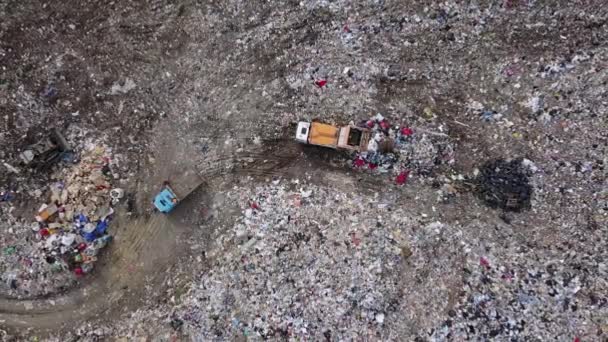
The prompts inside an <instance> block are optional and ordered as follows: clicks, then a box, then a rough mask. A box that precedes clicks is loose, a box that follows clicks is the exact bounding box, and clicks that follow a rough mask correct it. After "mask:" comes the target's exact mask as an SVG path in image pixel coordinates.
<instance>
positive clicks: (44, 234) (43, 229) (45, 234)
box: [40, 228, 51, 238]
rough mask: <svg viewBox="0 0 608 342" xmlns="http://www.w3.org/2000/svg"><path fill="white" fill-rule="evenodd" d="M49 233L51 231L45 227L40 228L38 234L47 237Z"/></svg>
mask: <svg viewBox="0 0 608 342" xmlns="http://www.w3.org/2000/svg"><path fill="white" fill-rule="evenodd" d="M49 235H51V233H50V232H49V230H48V229H46V228H42V229H40V236H42V237H43V238H45V237H47V236H49Z"/></svg>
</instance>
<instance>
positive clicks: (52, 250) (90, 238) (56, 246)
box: [33, 147, 114, 275]
mask: <svg viewBox="0 0 608 342" xmlns="http://www.w3.org/2000/svg"><path fill="white" fill-rule="evenodd" d="M109 164H110V159H109V157H108V156H107V155H106V150H105V149H104V148H102V147H95V148H94V149H92V150H91V151H89V153H87V154H86V155H85V156H83V158H82V161H81V162H80V164H79V165H77V166H76V167H75V168H74V169H71V170H68V172H67V174H66V175H65V178H64V179H65V180H64V181H59V182H56V183H54V184H52V185H51V187H50V188H51V189H50V190H51V197H50V201H49V203H45V204H43V205H42V206H41V207H40V210H39V211H38V215H37V216H36V221H37V226H36V225H35V226H33V228H34V229H36V230H37V235H38V237H39V238H40V239H41V240H42V241H44V249H45V250H46V253H47V256H48V257H51V258H53V259H56V260H61V261H60V262H62V263H63V266H64V268H67V269H69V270H71V271H73V272H74V273H75V274H77V275H82V274H85V273H88V272H90V271H91V270H92V269H93V265H94V263H95V261H97V254H98V252H99V250H101V249H102V248H104V247H105V246H106V245H107V244H108V242H110V241H111V240H112V237H111V236H110V235H109V234H108V232H107V230H108V226H109V223H110V221H111V219H112V215H113V214H114V210H113V208H112V198H111V196H110V191H111V185H110V182H109V178H110V176H111V171H110V165H109Z"/></svg>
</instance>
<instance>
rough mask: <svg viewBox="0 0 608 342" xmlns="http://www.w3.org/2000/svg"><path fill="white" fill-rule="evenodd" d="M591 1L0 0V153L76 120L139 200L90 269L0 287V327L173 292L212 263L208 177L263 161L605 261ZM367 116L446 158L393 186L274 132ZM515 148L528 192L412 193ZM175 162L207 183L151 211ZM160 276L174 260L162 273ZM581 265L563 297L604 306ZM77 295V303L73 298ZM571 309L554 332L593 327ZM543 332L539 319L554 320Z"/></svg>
mask: <svg viewBox="0 0 608 342" xmlns="http://www.w3.org/2000/svg"><path fill="white" fill-rule="evenodd" d="M604 7H605V6H603V2H602V1H571V2H567V3H566V2H563V1H532V0H530V1H523V0H521V1H518V0H514V1H502V0H501V1H476V2H471V1H468V2H428V1H398V0H393V1H391V0H385V1H362V2H348V1H341V0H339V1H314V0H305V1H283V2H269V1H240V0H229V1H149V2H133V1H117V2H109V3H108V2H101V1H64V2H61V3H41V2H22V1H10V0H0V18H1V20H0V145H1V146H2V149H1V150H0V159H1V160H0V162H2V163H8V164H10V165H15V166H17V165H18V157H17V155H18V153H19V151H20V150H22V149H23V148H24V147H25V146H27V144H29V143H32V142H34V141H36V140H38V139H39V138H40V137H42V136H43V135H44V134H45V133H46V132H47V130H48V128H49V127H59V128H62V129H68V128H69V127H74V126H76V127H79V128H80V129H82V130H83V131H84V132H86V133H85V134H84V135H85V136H86V137H93V138H95V137H99V139H102V137H103V139H105V141H106V142H109V143H110V144H111V147H112V148H113V149H114V150H115V152H116V153H120V154H123V155H125V156H126V159H127V160H128V161H129V162H128V164H127V165H126V166H125V169H124V172H123V174H128V175H132V176H131V177H128V183H127V184H125V188H126V189H127V190H128V191H129V192H130V193H132V194H134V198H135V204H134V206H135V207H136V209H137V210H136V213H137V214H136V215H135V216H136V217H135V218H134V217H131V218H127V217H126V216H125V217H124V218H121V219H120V220H119V222H118V223H117V225H116V227H115V228H113V229H115V234H116V241H115V242H116V243H115V244H114V245H112V247H111V248H110V250H109V251H107V255H105V256H104V258H105V259H104V263H105V264H104V265H103V266H102V267H100V269H99V270H98V271H96V273H95V274H93V275H91V278H90V279H88V280H85V281H83V282H82V284H80V286H81V287H80V288H78V287H77V288H75V289H71V290H69V291H68V292H67V293H61V294H58V295H57V297H53V298H51V299H50V300H51V301H53V303H50V302H49V299H45V300H40V301H38V300H35V299H34V300H33V302H23V303H19V302H15V301H8V302H2V303H0V304H1V305H0V322H2V323H1V324H0V326H2V329H3V330H7V331H9V332H10V333H11V334H15V333H17V334H31V335H37V336H38V335H39V336H43V335H44V336H46V335H47V334H49V333H51V334H52V333H55V334H59V335H58V336H62V335H64V334H68V333H69V332H70V331H71V330H74V329H76V328H77V327H79V326H80V324H82V323H83V322H89V323H91V324H103V325H107V326H112V325H114V324H116V325H120V322H119V321H120V319H118V317H120V315H119V313H124V314H127V315H128V314H129V313H130V312H134V310H137V309H138V308H142V307H145V308H150V307H153V306H155V305H169V306H170V305H171V303H172V302H171V301H170V298H171V297H172V296H173V295H175V292H179V291H182V290H178V289H181V288H183V287H187V286H188V284H189V283H190V282H191V280H190V279H191V277H192V274H200V273H201V272H202V273H204V272H206V270H208V268H209V267H211V265H213V263H212V262H210V261H209V262H205V261H204V259H200V258H198V257H199V256H201V255H204V253H203V252H202V251H201V250H204V249H205V248H206V247H205V246H206V245H205V243H206V242H205V241H207V240H210V236H214V234H220V233H221V232H218V230H221V229H223V228H225V227H226V226H228V225H230V224H231V222H233V221H234V220H235V219H236V217H238V216H239V215H240V211H239V209H238V208H237V207H236V206H235V205H234V204H231V203H225V202H222V199H221V194H222V193H223V192H224V191H225V190H226V189H230V188H232V187H234V186H243V188H245V187H247V186H251V184H256V183H258V182H266V181H267V180H272V179H274V178H276V177H279V176H284V177H286V178H289V177H296V178H297V177H304V176H305V175H307V174H309V175H310V174H313V175H316V177H314V178H316V179H318V181H314V180H313V182H315V183H320V184H324V185H326V186H330V187H332V186H334V187H336V189H337V191H340V190H343V189H340V187H341V186H343V184H342V183H340V182H346V183H349V184H351V183H350V182H351V180H352V181H353V182H354V183H352V184H362V185H360V188H361V192H359V195H360V196H366V193H367V192H369V191H371V192H380V193H383V192H386V193H393V192H397V193H398V194H400V195H399V196H405V197H406V198H408V200H407V201H404V202H405V203H408V204H407V205H404V206H409V208H410V209H409V210H410V211H411V213H418V214H419V213H423V212H424V213H425V215H431V217H432V218H437V219H438V220H441V221H443V222H446V223H454V222H458V223H459V224H463V225H467V224H468V223H470V225H469V226H474V225H475V224H477V223H479V225H480V226H484V225H485V226H492V225H496V226H498V225H499V224H507V225H510V228H509V229H510V230H512V231H513V235H512V236H518V237H517V238H514V237H512V236H511V235H510V236H509V237H505V239H511V238H513V239H514V241H517V242H518V243H521V244H522V246H523V245H525V248H526V249H528V250H532V251H535V250H538V251H539V252H538V253H540V254H542V253H543V251H545V250H547V249H549V248H552V246H557V247H556V248H558V250H560V251H561V252H560V253H566V254H567V253H569V251H571V250H576V251H577V252H579V253H582V254H584V258H587V259H585V260H588V261H589V265H591V266H589V269H588V270H585V271H582V270H581V269H580V263H579V269H577V268H576V266H577V265H574V266H572V267H573V270H570V271H569V272H571V273H577V272H581V273H584V274H588V273H591V274H593V273H594V272H595V273H596V274H605V272H606V268H605V264H602V263H601V261H599V260H598V259H597V257H599V256H600V255H601V252H599V251H598V250H597V246H596V244H597V243H599V241H601V238H596V239H595V240H594V239H593V238H590V237H594V236H595V237H597V236H599V237H601V236H604V241H605V235H606V233H607V231H606V227H607V226H608V224H607V221H606V220H607V219H606V217H607V216H606V215H607V214H606V213H607V210H608V209H607V207H606V206H607V197H606V196H607V191H608V190H607V186H608V184H607V180H606V176H607V169H606V165H607V163H608V159H607V158H608V157H607V155H608V153H607V152H608V151H607V150H608V133H607V132H608V129H607V128H608V122H607V117H606V107H607V103H608V100H607V91H606V89H607V88H606V81H607V80H608V45H607V43H606V42H607V38H608V25H606V20H607V19H606V18H607V17H606V15H607V13H606V9H605V8H604ZM318 80H326V81H327V84H326V85H324V86H319V85H318V84H316V83H315V82H316V81H318ZM376 113H382V114H383V115H384V116H385V117H387V118H388V119H389V120H391V122H399V123H402V124H404V125H408V126H411V127H413V128H414V131H416V129H417V128H420V129H426V130H432V131H433V132H438V133H441V134H447V135H448V136H449V139H450V141H451V142H452V143H453V144H454V146H455V147H456V149H455V159H454V160H455V162H454V163H453V164H451V165H442V166H441V167H438V168H436V169H435V170H433V172H431V173H429V174H425V175H419V177H414V178H413V181H412V183H411V184H408V185H407V186H406V187H403V188H401V187H400V188H397V189H396V188H395V185H394V184H393V182H392V179H388V177H385V176H381V175H375V174H373V173H365V172H363V173H354V172H353V171H352V170H351V169H350V168H349V167H348V165H346V166H345V164H344V163H342V161H343V159H342V156H341V155H333V154H332V153H328V152H325V151H320V150H315V149H302V147H300V146H297V145H295V144H294V143H293V141H292V130H293V124H294V123H295V122H297V121H298V120H312V119H320V120H324V121H328V122H335V123H347V122H349V121H360V120H365V119H367V118H369V117H371V116H373V115H375V114H376ZM515 158H525V159H527V160H529V161H532V162H533V163H534V166H535V167H536V168H538V170H540V171H538V172H537V173H535V174H534V175H533V176H531V183H532V184H533V197H532V200H531V203H530V205H529V207H528V208H526V209H524V210H522V211H520V212H512V211H508V210H507V211H505V210H502V209H500V208H491V207H490V206H488V205H487V204H484V202H483V200H482V197H480V196H479V195H478V194H476V193H475V192H476V191H477V188H475V187H471V186H470V185H466V184H464V185H462V186H461V187H459V188H458V190H459V191H456V195H455V196H451V197H450V200H449V201H447V202H445V203H442V204H441V208H440V210H438V211H437V212H435V211H433V213H431V212H430V211H429V210H426V209H428V208H429V207H431V206H435V205H437V204H436V198H437V190H438V189H440V188H441V186H442V185H443V184H444V183H445V182H446V181H445V179H452V178H453V176H454V177H455V176H457V175H463V176H464V177H474V175H475V174H476V172H475V170H476V169H482V168H483V165H484V164H486V163H487V162H488V161H492V160H497V159H515ZM185 168H194V169H197V170H198V171H199V172H201V174H203V175H204V177H205V180H206V185H205V186H203V187H202V188H201V190H199V191H200V193H198V194H197V195H196V196H195V197H194V198H193V199H192V200H191V202H189V203H186V205H185V206H184V208H180V211H178V212H176V213H175V215H173V216H171V217H170V218H166V217H158V216H155V215H154V214H153V213H152V212H151V205H150V199H151V197H152V196H153V194H154V192H155V191H156V190H157V189H158V186H159V184H160V183H161V182H162V180H164V179H166V178H168V177H171V175H173V174H175V173H176V172H178V170H181V169H185ZM22 169H23V170H22V172H21V173H20V174H15V173H13V172H11V171H10V170H9V169H8V168H6V167H3V166H2V165H0V188H1V189H16V190H18V192H17V193H18V196H17V198H16V199H15V200H14V202H13V203H10V205H14V206H15V207H17V208H18V209H17V210H18V212H19V210H21V212H23V215H27V211H28V210H31V208H32V207H35V206H36V205H32V202H37V200H36V199H34V198H32V196H31V194H30V192H29V191H31V190H33V189H39V188H40V189H45V188H44V186H45V185H46V184H47V182H48V180H47V178H48V174H49V172H48V171H45V170H41V171H35V172H34V171H27V170H26V169H25V168H22ZM336 174H337V175H339V176H335V175H336ZM328 175H332V176H328ZM247 176H252V177H253V178H250V179H249V178H246V177H247ZM123 178H124V177H123ZM456 178H457V177H456ZM345 179H346V180H347V181H345ZM243 182H245V183H249V184H243ZM355 186H357V185H355ZM214 203H215V204H216V205H219V204H221V205H224V206H225V207H219V208H218V207H214ZM1 204H2V205H5V204H6V203H1ZM28 208H29V209H28ZM210 208H215V209H214V210H211V209H210ZM210 212H211V214H210ZM210 217H211V219H210ZM497 222H500V223H497ZM474 223H475V224H474ZM480 232H485V233H487V231H485V230H483V229H481V230H480ZM0 233H2V232H0ZM522 236H523V237H522ZM522 248H524V247H522ZM585 253H586V254H585ZM604 253H605V252H604ZM530 257H531V256H530ZM539 259H542V258H541V257H539ZM194 261H196V262H194ZM192 263H195V264H196V266H194V267H192V266H189V265H190V264H192ZM602 265H603V266H602ZM193 269H194V271H193ZM164 270H169V271H168V274H169V275H165V274H161V273H162V272H163V271H164ZM464 273H466V272H465V271H463V275H462V277H463V278H466V275H465V274H464ZM175 274H183V276H179V277H177V278H178V279H180V285H179V286H177V285H175V283H174V282H173V279H174V278H175V277H176V276H175ZM167 279H169V280H167ZM168 281H169V283H168ZM590 282H591V283H590V284H585V285H583V287H584V290H583V291H581V292H580V293H579V294H578V295H577V296H578V297H577V300H578V301H579V302H580V304H579V308H585V307H587V309H588V310H589V311H591V312H595V313H602V312H606V310H607V308H606V305H607V304H606V301H607V298H606V292H603V293H602V291H603V290H605V289H606V284H605V281H603V282H602V281H600V280H597V281H596V280H590ZM465 283H466V281H465V280H462V281H460V282H459V283H457V284H456V285H454V286H455V287H456V288H459V287H460V286H464V287H466V286H465V285H463V284H465ZM95 291H98V292H95ZM463 291H464V290H463ZM96 293H104V294H103V295H99V296H97V295H96ZM463 293H464V292H463ZM449 302H450V305H453V306H454V308H458V303H459V302H466V295H464V294H462V295H460V294H459V293H458V291H457V290H453V291H450V300H449ZM87 303H88V304H87ZM463 305H464V304H463ZM76 306H78V307H80V306H82V309H80V311H72V310H73V309H74V307H76ZM419 308H420V307H419ZM465 309H466V308H465ZM587 309H585V310H587ZM56 311H57V312H61V314H60V315H57V314H55V312H56ZM448 311H449V309H446V310H445V315H448ZM579 313H580V311H579ZM420 314H421V315H422V313H420ZM564 315H566V316H567V315H568V314H564ZM572 315H573V316H574V315H575V314H574V313H572ZM581 315H582V317H584V318H580V321H579V322H584V323H585V324H582V325H578V326H569V327H568V329H569V330H568V333H567V334H566V333H565V332H564V333H563V335H558V336H555V335H553V338H558V339H560V340H572V339H573V338H574V337H575V336H579V335H580V336H585V337H586V339H585V340H603V339H606V331H608V322H607V321H606V318H605V317H606V316H603V318H602V316H601V315H597V314H594V313H589V314H588V315H587V314H581ZM413 316H414V318H412V319H413V320H412V322H414V321H416V318H415V316H416V315H415V314H414V315H413ZM445 317H446V319H447V317H448V316H445ZM449 317H452V316H451V315H449ZM410 318H411V317H410ZM159 321H161V320H159ZM76 322H78V323H76ZM147 323H148V324H149V322H147ZM162 324H165V325H166V322H164V321H162ZM408 324H409V323H408ZM412 324H413V325H408V326H407V327H400V328H399V327H397V328H395V329H396V330H394V331H398V332H400V333H401V334H403V335H402V336H407V337H408V338H410V337H411V339H413V338H414V337H420V338H428V336H432V337H433V338H435V339H439V340H441V339H450V338H451V337H450V336H448V337H445V336H443V337H441V336H439V335H437V333H436V331H439V330H441V329H443V328H440V327H437V329H433V331H435V332H434V333H433V334H434V335H433V334H430V333H429V332H428V331H426V330H424V329H422V328H421V329H419V330H417V329H416V323H412ZM556 324H557V323H556ZM442 327H443V326H442ZM547 327H549V325H547V326H545V328H542V327H541V328H539V329H538V330H537V331H541V332H542V331H543V329H544V330H545V331H544V332H546V333H547V334H546V335H542V334H541V335H540V336H544V337H545V338H549V336H552V335H551V332H550V331H547V330H550V329H552V328H547ZM393 328H394V327H393ZM391 329H392V328H391ZM400 329H401V330H400ZM555 329H557V328H555ZM85 330H86V329H85ZM535 331H536V330H535ZM560 333H561V332H560ZM566 335H567V336H566ZM56 336H57V335H56ZM65 336H67V335H65ZM391 336H392V337H391ZM471 336H475V335H474V333H471ZM501 336H502V335H501ZM505 336H508V334H507V335H504V336H503V337H504V338H505V339H506V338H507V337H505ZM511 336H512V335H511ZM115 337H116V336H115ZM561 337H563V339H562V338H561ZM376 338H379V339H394V335H390V334H387V335H381V336H380V337H378V336H376ZM469 338H471V339H473V338H474V337H469ZM478 338H482V337H478ZM486 338H488V337H486ZM537 338H540V339H541V340H542V337H537Z"/></svg>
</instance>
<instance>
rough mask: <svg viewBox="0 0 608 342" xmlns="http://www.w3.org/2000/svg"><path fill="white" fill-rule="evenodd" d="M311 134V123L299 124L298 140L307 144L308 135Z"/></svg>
mask: <svg viewBox="0 0 608 342" xmlns="http://www.w3.org/2000/svg"><path fill="white" fill-rule="evenodd" d="M309 132H310V122H304V121H300V122H298V130H297V131H296V140H297V141H299V142H301V143H304V144H307V143H308V133H309Z"/></svg>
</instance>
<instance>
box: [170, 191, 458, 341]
mask: <svg viewBox="0 0 608 342" xmlns="http://www.w3.org/2000/svg"><path fill="white" fill-rule="evenodd" d="M226 195H227V196H228V197H229V198H230V200H231V201H233V202H235V203H240V204H241V209H242V216H241V217H240V218H239V219H238V220H237V222H236V223H235V224H234V226H232V227H228V228H227V229H226V230H225V233H224V234H223V235H222V236H220V237H219V238H218V239H217V240H216V243H217V245H218V247H217V249H213V250H209V251H207V255H208V256H209V257H210V259H212V260H214V263H213V265H212V267H211V268H210V270H209V272H208V273H205V274H202V275H201V276H200V279H198V280H197V281H196V283H195V284H194V285H193V287H192V289H191V291H190V293H189V294H188V295H187V296H185V298H183V302H184V304H183V305H181V307H179V308H178V309H177V310H176V312H175V315H173V321H175V320H178V321H179V322H180V329H182V330H183V331H184V332H186V333H188V334H190V336H191V337H192V338H194V339H196V340H214V339H217V338H220V339H224V340H234V339H237V338H239V337H242V336H246V337H247V336H248V337H250V338H262V339H277V338H282V339H288V338H294V339H304V340H315V341H318V340H326V339H327V340H334V339H335V340H342V339H345V340H349V339H352V338H356V337H357V336H370V338H371V337H374V338H378V339H384V338H388V337H389V335H386V334H387V332H389V331H390V330H391V329H386V325H387V324H388V325H393V324H395V323H396V322H397V321H401V320H402V317H403V315H404V311H403V310H406V309H407V308H406V306H405V305H403V306H402V305H401V298H402V297H403V293H402V292H401V291H402V290H401V289H402V288H403V285H402V284H401V282H402V280H403V279H409V276H404V275H403V273H402V271H403V269H402V268H403V267H404V263H405V262H406V260H407V259H408V258H415V259H417V258H418V257H426V255H425V254H426V253H425V252H421V253H420V254H419V256H415V257H412V253H413V251H418V249H419V248H422V249H424V246H426V244H427V242H425V241H427V239H425V238H422V237H420V238H418V240H417V241H415V242H414V243H415V245H414V244H412V242H410V241H411V240H410V239H409V235H410V234H411V233H412V229H413V228H412V226H413V223H414V221H413V220H411V218H410V217H409V216H407V215H400V214H397V215H394V214H393V213H391V211H390V208H389V207H390V204H388V203H379V199H378V198H362V197H358V196H352V194H346V193H341V192H336V191H335V189H331V188H326V187H320V186H315V185H312V184H302V183H300V182H299V181H298V180H292V181H291V182H287V181H283V183H280V184H272V183H269V184H267V185H262V186H258V187H256V188H253V189H249V190H244V189H242V188H235V190H233V191H230V192H229V193H227V194H226ZM380 202H386V201H384V200H380ZM388 202H390V200H388ZM330 206H331V207H332V210H327V208H328V207H330ZM361 212H366V213H367V214H366V215H365V216H361V215H359V214H360V213H361ZM385 222H386V224H385ZM396 222H398V224H397V223H396ZM397 227H402V228H397ZM432 240H433V243H434V244H436V243H437V242H436V241H435V238H434V237H433V238H432ZM449 249H450V248H448V247H446V250H449ZM434 267H435V270H434V271H430V272H429V274H434V273H435V271H437V277H438V278H443V279H445V278H446V274H449V273H450V271H449V269H448V268H449V267H450V266H449V263H445V264H444V265H443V266H440V265H438V266H434ZM444 268H445V269H444ZM438 282H441V280H439V279H438ZM425 286H426V285H425ZM428 292H429V293H428V295H429V297H432V296H433V294H432V293H431V292H430V291H428ZM412 300H413V301H417V299H412ZM408 304H409V305H413V303H412V302H409V303H408ZM421 304H422V303H421ZM441 309H443V308H441ZM441 309H439V310H441ZM428 311H429V312H434V309H429V310H428ZM435 314H436V313H435ZM433 320H434V318H430V317H429V319H428V321H429V322H432V321H433ZM172 324H173V323H172Z"/></svg>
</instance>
